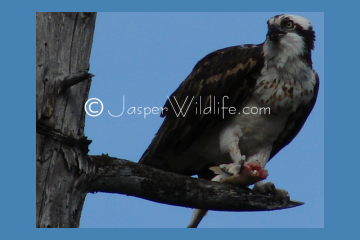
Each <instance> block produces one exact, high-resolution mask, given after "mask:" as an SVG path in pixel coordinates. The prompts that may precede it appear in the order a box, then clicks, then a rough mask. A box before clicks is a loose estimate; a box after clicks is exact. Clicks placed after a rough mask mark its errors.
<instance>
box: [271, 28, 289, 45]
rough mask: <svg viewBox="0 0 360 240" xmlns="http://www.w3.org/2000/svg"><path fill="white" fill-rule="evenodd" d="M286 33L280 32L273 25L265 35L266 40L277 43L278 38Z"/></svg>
mask: <svg viewBox="0 0 360 240" xmlns="http://www.w3.org/2000/svg"><path fill="white" fill-rule="evenodd" d="M285 34H286V32H284V31H282V30H281V29H280V28H278V27H277V26H275V25H270V26H269V30H268V33H267V36H268V38H269V39H270V40H271V41H273V42H279V40H280V38H281V37H283V36H284V35H285Z"/></svg>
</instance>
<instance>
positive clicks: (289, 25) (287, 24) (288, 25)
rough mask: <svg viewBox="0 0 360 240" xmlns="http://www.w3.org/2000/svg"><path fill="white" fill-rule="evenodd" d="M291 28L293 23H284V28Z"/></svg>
mask: <svg viewBox="0 0 360 240" xmlns="http://www.w3.org/2000/svg"><path fill="white" fill-rule="evenodd" d="M293 26H294V23H293V22H292V21H287V22H286V23H285V27H287V28H292V27H293Z"/></svg>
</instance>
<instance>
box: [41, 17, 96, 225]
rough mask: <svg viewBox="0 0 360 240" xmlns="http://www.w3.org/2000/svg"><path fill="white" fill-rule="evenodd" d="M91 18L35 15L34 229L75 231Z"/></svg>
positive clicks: (83, 164)
mask: <svg viewBox="0 0 360 240" xmlns="http://www.w3.org/2000/svg"><path fill="white" fill-rule="evenodd" d="M95 18H96V13H37V14H36V227H78V226H79V220H80V216H81V210H82V207H83V203H84V199H85V196H86V193H87V189H86V177H85V176H86V173H87V172H88V156H87V153H88V145H89V143H90V141H88V140H87V139H86V138H85V137H84V125H85V112H84V111H83V106H84V104H85V102H86V100H87V97H88V93H89V89H90V83H91V77H92V75H91V74H89V73H87V71H88V69H89V59H90V52H91V46H92V40H93V33H94V29H95Z"/></svg>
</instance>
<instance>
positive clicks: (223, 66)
mask: <svg viewBox="0 0 360 240" xmlns="http://www.w3.org/2000/svg"><path fill="white" fill-rule="evenodd" d="M263 62H264V61H263V56H262V51H261V45H245V46H235V47H229V48H225V49H221V50H218V51H215V52H213V53H210V54H209V55H207V56H205V57H204V58H203V59H202V60H200V61H199V62H198V63H197V64H196V65H195V67H194V69H193V71H192V72H191V73H190V75H189V76H188V77H187V78H186V79H185V80H184V82H182V83H181V85H180V86H179V87H178V89H177V90H176V91H175V92H174V93H173V94H172V95H171V96H170V100H171V103H172V104H171V103H170V101H169V100H167V102H166V103H165V106H164V108H166V109H167V111H164V112H163V117H165V120H164V122H163V124H162V126H161V127H160V129H159V131H158V133H157V134H156V136H155V137H154V139H153V141H152V142H151V144H150V146H149V148H148V149H147V151H146V152H145V153H144V155H143V157H142V158H141V160H140V162H143V163H146V164H149V165H152V164H151V161H152V160H151V159H152V158H161V155H162V153H164V152H166V151H173V152H175V153H177V154H181V153H182V152H183V151H185V150H186V149H187V148H188V147H190V146H191V144H192V143H193V142H194V141H195V140H196V139H197V138H198V137H199V136H200V135H201V134H202V133H203V132H204V131H206V129H207V128H209V127H211V126H213V125H215V124H216V123H218V122H219V121H221V120H222V117H223V116H222V112H221V114H203V113H200V111H199V110H200V97H201V104H202V106H201V109H202V110H204V109H205V108H206V107H208V106H210V98H214V97H215V99H216V101H217V102H221V100H222V98H223V96H228V97H229V99H225V105H226V106H227V107H235V108H236V109H240V107H241V106H242V104H243V103H244V101H245V100H246V99H248V97H249V96H250V95H251V92H252V91H251V90H252V89H253V87H254V86H255V83H256V79H257V77H258V76H259V75H260V71H261V68H262V67H263V64H264V63H263ZM175 98H176V100H177V102H178V104H179V106H180V107H181V106H183V112H185V110H186V109H187V108H188V107H189V109H188V111H187V112H186V114H185V116H184V117H183V116H182V115H180V116H176V114H177V113H178V112H179V108H178V107H177V104H176V102H175ZM192 98H193V100H192V102H191V99H192ZM186 99H187V101H186V103H185V104H184V102H185V100H186ZM190 102H191V104H190V106H189V103H190ZM183 104H184V105H183ZM212 104H214V102H213V101H212ZM217 106H221V105H217ZM173 107H175V110H176V111H174V108H173ZM196 108H197V110H196ZM196 111H197V112H196ZM224 113H225V115H224V118H227V117H229V116H230V114H229V112H228V111H225V112H224Z"/></svg>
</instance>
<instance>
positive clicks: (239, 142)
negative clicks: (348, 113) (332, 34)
mask: <svg viewBox="0 0 360 240" xmlns="http://www.w3.org/2000/svg"><path fill="white" fill-rule="evenodd" d="M267 24H268V32H267V35H266V40H265V42H264V43H262V44H257V45H255V44H246V45H240V46H233V47H228V48H224V49H220V50H217V51H215V52H212V53H210V54H208V55H207V56H205V57H204V58H203V59H201V60H200V61H199V62H198V63H197V64H196V65H195V67H194V69H193V71H192V72H191V73H190V75H189V76H188V77H187V78H186V79H185V80H184V81H183V82H182V83H181V84H180V86H179V87H178V89H176V90H175V92H174V93H173V94H172V95H171V96H170V97H169V98H168V100H167V101H166V103H165V106H164V110H165V111H163V113H162V115H161V116H162V117H165V119H164V122H163V124H162V125H161V127H160V129H159V131H158V132H157V134H156V135H155V137H154V139H153V140H152V142H151V144H150V146H149V147H148V149H147V150H146V151H145V153H144V154H143V156H142V157H141V159H140V163H142V164H146V165H149V166H153V167H156V168H159V169H162V170H166V171H171V172H175V173H180V174H184V175H190V176H191V175H198V177H199V178H204V179H209V180H213V181H219V182H225V181H226V182H231V183H236V184H240V185H244V186H248V185H251V184H255V186H254V188H257V189H259V190H263V191H265V190H266V189H267V188H266V187H263V186H267V187H269V186H270V189H273V191H275V190H274V188H273V185H271V183H270V185H267V184H262V181H261V180H263V179H265V178H266V177H267V175H268V174H267V170H265V168H264V167H265V165H266V163H267V162H268V161H269V160H270V159H271V158H273V157H274V156H275V155H276V154H277V153H278V152H279V151H280V150H281V149H282V148H283V147H285V146H286V145H287V144H289V143H290V142H291V141H292V139H293V138H294V137H295V136H296V135H297V134H298V133H299V131H300V129H301V128H302V126H303V125H304V123H305V121H306V119H307V117H308V115H309V114H310V112H311V110H312V109H313V106H314V104H315V101H316V97H317V93H318V88H319V77H318V75H317V73H316V72H315V70H314V69H313V68H312V60H311V51H312V50H313V49H314V41H315V32H314V31H313V28H312V25H311V23H310V21H309V20H307V19H305V18H303V17H300V16H294V15H287V14H284V15H277V16H274V17H272V18H270V19H269V20H268V22H267ZM262 187H263V188H262ZM264 189H265V190H264ZM278 190H279V189H278ZM279 191H280V190H279ZM285 194H286V192H285ZM206 212H207V210H205V209H196V210H195V212H194V214H193V218H192V220H191V222H190V224H189V226H188V227H197V225H198V223H199V222H200V221H201V219H202V217H203V216H204V215H205V213H206Z"/></svg>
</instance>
